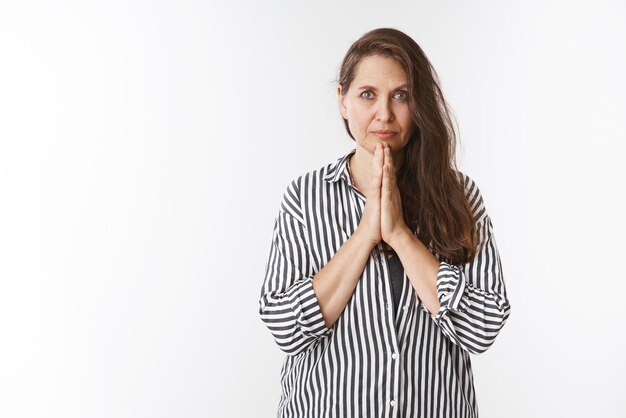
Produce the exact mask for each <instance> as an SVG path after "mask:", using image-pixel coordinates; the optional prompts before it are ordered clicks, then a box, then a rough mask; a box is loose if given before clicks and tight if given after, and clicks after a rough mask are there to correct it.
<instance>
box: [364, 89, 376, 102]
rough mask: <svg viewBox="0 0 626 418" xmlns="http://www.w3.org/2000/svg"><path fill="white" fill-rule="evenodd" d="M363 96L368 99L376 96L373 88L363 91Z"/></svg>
mask: <svg viewBox="0 0 626 418" xmlns="http://www.w3.org/2000/svg"><path fill="white" fill-rule="evenodd" d="M361 97H362V98H364V99H366V100H370V99H373V98H374V93H372V91H371V90H365V91H364V92H363V93H361Z"/></svg>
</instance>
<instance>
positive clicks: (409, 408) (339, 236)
mask: <svg viewBox="0 0 626 418" xmlns="http://www.w3.org/2000/svg"><path fill="white" fill-rule="evenodd" d="M354 152H355V149H353V150H352V151H350V152H349V153H348V154H346V155H344V156H342V157H341V158H339V159H338V160H337V161H335V162H333V163H331V164H328V165H326V166H324V167H322V168H320V169H317V170H314V171H311V172H308V173H306V174H303V175H301V176H299V177H298V178H296V179H295V180H293V181H292V182H291V183H290V184H289V185H288V186H287V189H286V191H285V193H284V195H283V198H282V202H281V204H280V209H279V211H278V215H277V217H276V220H275V224H274V230H273V237H272V243H271V247H270V251H269V257H268V261H267V264H266V269H265V278H264V282H263V285H262V288H261V296H260V300H259V313H260V316H261V319H262V320H263V322H264V323H265V325H266V326H267V327H268V328H269V330H270V332H271V333H272V335H273V337H274V339H275V341H276V343H277V344H278V346H279V347H280V348H281V349H282V350H283V351H284V352H285V353H286V357H285V360H284V363H283V365H282V369H281V372H280V383H281V387H282V394H281V397H280V401H279V404H278V416H279V417H312V418H313V417H316V418H318V417H346V418H347V417H476V416H478V408H477V404H476V396H475V393H474V383H473V375H472V368H471V362H470V356H469V354H478V353H482V352H484V351H485V350H487V348H489V347H490V346H491V345H492V344H493V342H494V340H495V338H496V336H497V335H498V333H499V331H500V329H501V328H502V326H503V325H504V323H505V322H506V320H507V318H508V317H509V313H510V305H509V301H508V299H507V295H506V290H505V286H504V281H503V277H502V267H501V264H500V257H499V255H498V250H497V248H496V241H495V238H494V235H493V228H492V224H491V220H490V218H489V216H488V215H487V212H486V210H485V207H484V203H483V199H482V197H481V195H480V191H479V189H478V187H477V186H476V184H475V183H474V181H473V180H472V179H470V178H469V177H468V176H467V175H466V174H464V173H461V172H459V175H460V176H461V177H462V178H463V183H464V185H465V190H466V192H467V193H468V195H469V199H470V202H471V206H472V210H473V213H474V217H475V221H476V222H477V226H478V230H479V238H480V242H481V244H480V250H479V252H478V254H477V255H476V257H475V258H474V259H473V260H472V261H471V262H469V263H467V264H464V265H458V266H457V265H453V264H450V263H449V262H448V260H446V259H445V258H443V257H441V256H439V255H438V254H436V253H435V252H434V251H432V248H431V252H433V254H434V255H435V257H437V259H438V260H439V262H440V267H439V271H438V273H437V292H438V296H439V301H440V305H441V307H440V310H439V311H438V312H437V314H436V315H432V314H431V313H430V312H429V311H428V310H427V309H426V307H425V306H424V305H423V304H422V303H421V301H420V300H419V298H418V297H417V295H416V293H415V291H414V290H413V288H412V286H411V283H410V282H409V280H408V279H407V278H406V274H404V280H403V287H402V294H401V297H400V304H399V306H398V309H397V310H394V309H393V305H394V304H393V292H392V288H391V281H390V273H389V262H388V260H387V259H386V257H385V255H384V253H378V252H376V251H374V250H373V251H372V253H371V254H370V257H369V259H368V261H367V263H366V265H365V268H364V270H363V272H362V274H361V277H360V279H359V281H358V283H357V285H356V288H355V290H354V293H353V295H352V297H351V298H350V300H349V301H348V304H347V305H346V307H345V309H344V311H343V312H342V314H341V315H340V317H339V318H338V319H337V321H336V322H335V323H334V324H333V326H332V327H331V328H327V327H326V324H325V322H324V319H323V317H322V313H321V311H320V306H319V304H318V301H317V298H316V296H315V292H314V290H313V286H312V279H313V277H314V276H315V274H316V273H317V272H318V271H319V270H321V269H322V267H324V266H325V265H326V263H328V261H329V260H330V259H331V257H332V256H333V255H334V254H335V253H336V252H337V251H338V250H339V247H341V245H342V244H343V243H344V242H345V241H346V240H347V239H348V238H349V237H350V236H351V235H352V233H353V232H354V231H355V230H356V228H357V226H358V224H359V220H360V218H361V214H362V213H363V209H364V205H365V197H364V196H363V195H362V194H361V193H360V192H359V191H358V190H357V189H355V188H354V187H353V186H352V183H351V180H350V176H349V174H348V171H347V165H346V163H347V160H348V158H349V157H350V155H351V154H353V153H354ZM382 245H383V243H379V244H378V248H379V249H382V248H383V247H382Z"/></svg>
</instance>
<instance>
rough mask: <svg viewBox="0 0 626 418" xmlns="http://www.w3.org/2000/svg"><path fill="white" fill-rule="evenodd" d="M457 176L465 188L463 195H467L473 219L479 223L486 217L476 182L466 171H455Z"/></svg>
mask: <svg viewBox="0 0 626 418" xmlns="http://www.w3.org/2000/svg"><path fill="white" fill-rule="evenodd" d="M457 174H458V176H459V181H460V183H461V185H463V188H464V189H465V196H466V197H467V201H468V202H469V204H470V207H471V208H472V213H473V214H474V221H475V222H476V223H479V222H481V221H483V220H484V219H485V218H487V209H486V207H485V201H484V199H483V196H482V194H481V192H480V189H479V188H478V184H476V182H475V181H474V179H472V178H471V177H470V176H468V175H467V174H466V173H464V172H462V171H457Z"/></svg>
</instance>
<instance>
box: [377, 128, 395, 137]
mask: <svg viewBox="0 0 626 418" xmlns="http://www.w3.org/2000/svg"><path fill="white" fill-rule="evenodd" d="M372 133H373V134H374V135H376V136H377V137H379V138H391V137H392V136H394V135H396V134H397V132H394V131H388V130H385V129H381V130H378V131H374V132H372Z"/></svg>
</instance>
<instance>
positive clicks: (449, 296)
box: [422, 261, 466, 323]
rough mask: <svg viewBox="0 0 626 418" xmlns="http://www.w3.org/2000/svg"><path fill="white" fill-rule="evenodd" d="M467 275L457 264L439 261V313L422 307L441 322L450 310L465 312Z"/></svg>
mask: <svg viewBox="0 0 626 418" xmlns="http://www.w3.org/2000/svg"><path fill="white" fill-rule="evenodd" d="M465 286H466V282H465V275H464V274H463V272H462V271H461V269H460V268H459V267H457V266H455V265H452V264H448V263H446V262H444V261H441V262H440V263H439V271H438V272H437V296H438V297H439V311H438V312H437V315H433V314H432V313H431V312H430V311H429V310H428V309H427V308H426V306H424V305H422V308H423V309H424V310H425V311H426V312H428V314H429V315H430V316H431V318H433V319H434V320H435V322H437V323H439V322H441V320H442V319H443V318H444V317H445V316H446V314H447V312H448V311H449V310H453V311H459V312H463V311H464V309H465V303H463V301H462V299H463V293H464V291H465Z"/></svg>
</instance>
